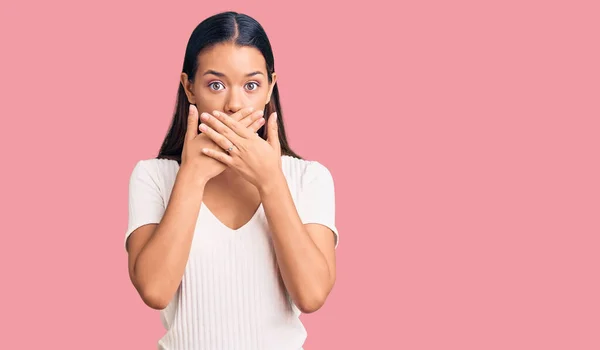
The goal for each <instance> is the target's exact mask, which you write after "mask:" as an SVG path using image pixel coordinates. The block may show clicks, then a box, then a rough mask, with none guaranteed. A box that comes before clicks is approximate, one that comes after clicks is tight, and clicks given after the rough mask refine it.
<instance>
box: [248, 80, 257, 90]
mask: <svg viewBox="0 0 600 350" xmlns="http://www.w3.org/2000/svg"><path fill="white" fill-rule="evenodd" d="M246 86H248V87H249V88H248V90H256V89H258V84H257V83H254V82H252V83H248V84H247V85H246ZM251 86H253V87H254V88H252V87H251Z"/></svg>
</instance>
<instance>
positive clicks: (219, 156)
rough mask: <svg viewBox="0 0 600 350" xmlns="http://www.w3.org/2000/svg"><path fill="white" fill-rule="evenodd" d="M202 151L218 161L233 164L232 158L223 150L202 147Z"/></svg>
mask: <svg viewBox="0 0 600 350" xmlns="http://www.w3.org/2000/svg"><path fill="white" fill-rule="evenodd" d="M202 153H203V154H205V155H206V156H208V157H211V158H213V159H216V160H218V161H219V162H221V163H223V164H225V165H228V166H231V165H232V164H233V158H232V157H231V156H230V155H229V154H227V153H224V152H217V151H215V150H213V149H210V148H203V149H202Z"/></svg>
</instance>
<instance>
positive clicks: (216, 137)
mask: <svg viewBox="0 0 600 350" xmlns="http://www.w3.org/2000/svg"><path fill="white" fill-rule="evenodd" d="M199 129H200V131H202V132H203V133H204V134H205V135H206V136H208V138H209V139H211V140H213V142H214V143H216V144H217V145H218V146H219V147H221V148H222V149H224V150H227V149H230V148H232V147H233V146H234V145H233V143H231V141H229V140H228V139H227V138H226V137H225V136H223V135H221V134H219V133H218V132H216V131H215V130H213V129H212V128H211V127H209V126H207V125H206V124H200V127H199Z"/></svg>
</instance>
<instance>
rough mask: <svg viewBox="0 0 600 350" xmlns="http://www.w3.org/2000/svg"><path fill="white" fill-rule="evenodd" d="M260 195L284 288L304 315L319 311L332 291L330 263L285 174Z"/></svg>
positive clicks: (276, 178) (278, 174)
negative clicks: (301, 214)
mask: <svg viewBox="0 0 600 350" xmlns="http://www.w3.org/2000/svg"><path fill="white" fill-rule="evenodd" d="M259 191H260V193H261V199H262V203H263V208H264V210H265V214H266V217H267V221H268V223H269V227H270V229H271V232H272V233H271V234H272V241H273V246H274V248H275V253H276V257H277V263H278V265H279V270H280V272H281V276H282V279H283V281H284V284H285V286H286V288H287V290H288V291H289V293H290V296H291V297H292V300H293V301H294V303H295V304H296V306H298V308H299V309H300V310H301V311H302V312H304V313H309V312H313V311H316V310H317V309H319V308H320V307H321V306H322V305H323V303H324V302H325V299H326V298H327V295H328V294H329V292H330V290H331V287H332V285H331V280H332V278H331V272H330V271H329V267H328V264H327V260H326V258H325V256H324V254H323V253H322V252H321V251H320V250H319V248H318V247H317V245H316V244H315V242H314V241H313V240H312V238H311V237H310V235H309V233H308V232H307V230H306V228H305V226H304V224H303V223H302V221H301V219H300V217H299V215H298V212H297V209H296V206H295V204H294V201H293V199H292V196H291V194H290V191H289V188H288V185H287V182H286V179H285V177H284V175H283V173H279V172H278V173H277V175H276V176H275V177H274V178H272V181H270V182H269V184H268V186H265V187H264V188H260V189H259Z"/></svg>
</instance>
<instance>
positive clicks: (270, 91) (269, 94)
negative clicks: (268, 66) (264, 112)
mask: <svg viewBox="0 0 600 350" xmlns="http://www.w3.org/2000/svg"><path fill="white" fill-rule="evenodd" d="M271 77H272V81H271V86H270V87H269V93H268V94H267V102H266V103H265V105H268V104H269V102H271V95H272V94H273V88H274V87H275V83H277V74H275V73H273V74H271Z"/></svg>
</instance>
